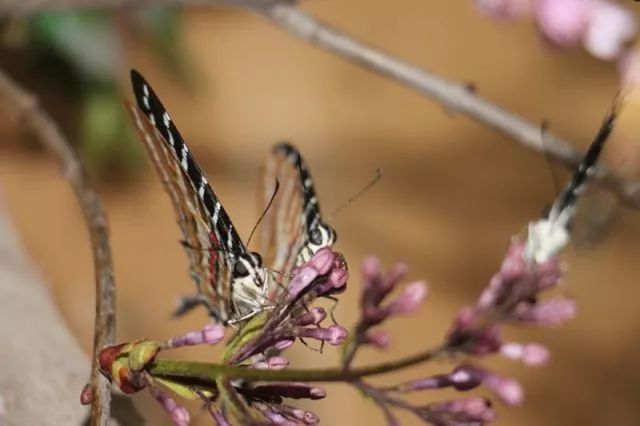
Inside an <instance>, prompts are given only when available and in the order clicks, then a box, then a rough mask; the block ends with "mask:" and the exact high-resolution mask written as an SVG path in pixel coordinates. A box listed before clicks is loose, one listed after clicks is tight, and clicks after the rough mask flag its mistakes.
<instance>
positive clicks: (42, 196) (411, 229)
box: [0, 0, 640, 425]
mask: <svg viewBox="0 0 640 426" xmlns="http://www.w3.org/2000/svg"><path fill="white" fill-rule="evenodd" d="M304 8H305V9H307V10H309V11H310V12H311V13H313V14H314V15H316V16H318V17H319V18H321V19H324V20H326V21H328V22H331V23H332V24H333V25H335V26H337V27H340V28H343V29H344V30H346V31H348V32H349V33H351V34H353V35H355V36H358V37H361V38H363V39H365V40H367V41H369V42H371V43H373V44H375V45H377V46H380V47H382V48H384V49H385V50H387V51H390V52H393V53H394V54H396V55H397V56H399V57H401V58H406V59H407V60H410V61H412V62H414V63H416V64H418V65H420V66H422V67H424V68H426V69H429V70H432V71H434V72H437V73H440V74H442V75H445V76H447V77H449V78H452V79H456V80H458V81H467V82H472V83H473V84H474V85H475V86H476V87H477V89H478V91H479V93H480V94H481V95H482V96H485V97H486V98H488V99H490V100H492V101H495V102H497V103H498V104H500V105H503V106H504V107H506V108H508V109H510V110H513V111H515V112H518V113H520V114H522V115H524V116H526V117H527V118H529V119H531V120H533V121H542V120H543V119H547V120H549V121H550V123H551V126H552V129H553V130H554V131H555V132H556V133H558V134H560V135H562V136H565V137H567V138H568V139H570V140H572V141H575V142H576V143H579V144H580V145H581V146H582V147H584V146H586V144H588V142H589V140H590V138H591V136H592V135H593V134H594V132H595V130H596V129H597V127H598V125H599V123H600V120H601V117H602V115H603V113H604V111H605V109H606V108H607V106H608V103H609V101H610V99H611V98H612V95H613V93H614V92H615V90H616V87H617V75H616V70H615V67H614V65H611V64H605V63H600V62H597V61H596V60H594V59H592V58H591V57H589V56H588V55H587V54H586V53H584V52H583V51H580V50H577V51H570V52H560V51H555V50H554V49H552V48H549V46H546V45H545V43H544V42H543V41H542V40H541V39H540V38H539V36H538V35H537V34H536V32H535V31H533V27H532V25H531V23H530V22H527V21H523V22H520V23H515V24H499V23H496V22H494V21H492V20H490V19H487V18H486V17H483V16H481V15H480V14H478V13H477V11H476V10H475V9H474V8H473V6H472V4H471V2H426V1H418V0H405V1H402V2H396V3H389V2H382V1H364V0H351V1H348V2H339V1H335V0H322V1H315V2H309V3H307V4H305V5H304ZM184 27H185V39H186V45H187V46H188V51H189V55H190V56H191V57H192V60H193V61H194V63H195V65H196V69H197V70H198V81H197V82H196V84H197V85H196V87H197V91H196V92H191V93H189V92H187V91H185V90H184V89H183V88H181V87H180V86H179V85H177V84H176V83H175V82H173V81H172V80H171V79H170V78H169V76H168V75H167V74H166V73H163V71H162V69H161V67H160V66H159V65H158V64H157V63H155V62H153V61H152V60H151V59H150V56H149V55H148V53H147V52H146V49H145V46H144V45H143V44H141V43H137V42H135V41H129V42H127V49H128V51H129V52H130V64H131V65H132V66H135V67H136V68H138V69H139V70H141V71H142V72H143V73H144V74H145V75H146V76H147V78H148V79H149V80H150V81H151V82H152V83H153V85H154V87H155V88H156V91H157V92H158V93H159V94H160V96H161V97H162V98H163V100H164V102H165V104H166V105H167V106H168V107H169V109H170V111H171V112H172V115H173V117H174V119H175V121H176V122H177V123H178V124H179V126H180V128H181V129H182V132H183V134H184V136H185V138H186V139H187V140H188V141H189V142H190V144H191V146H192V148H193V150H194V151H195V153H196V155H197V158H198V159H199V160H200V162H201V163H202V165H203V167H204V169H205V170H206V171H207V173H208V176H209V180H210V181H211V182H213V184H214V185H215V189H216V191H217V192H218V194H219V195H220V196H221V198H222V199H223V201H224V204H225V206H226V208H227V210H228V211H229V213H230V215H231V217H232V218H233V220H234V222H235V224H236V225H237V227H238V228H239V229H240V230H241V231H242V235H243V236H244V237H245V238H246V236H247V235H248V233H249V231H250V229H251V227H252V225H253V223H254V221H255V220H256V218H257V216H258V213H257V212H256V207H255V199H256V194H255V191H256V188H257V179H258V176H259V173H258V171H259V167H258V166H259V165H260V163H261V161H262V159H263V158H264V156H265V155H266V153H267V152H268V151H269V149H270V147H271V145H272V144H273V143H274V142H276V141H278V140H281V139H288V140H291V141H293V142H294V143H295V144H297V145H298V147H299V148H300V149H301V151H302V153H303V154H304V156H305V158H306V160H307V162H308V163H309V164H310V166H311V169H312V172H313V175H314V178H315V182H316V185H317V189H318V191H319V195H320V200H321V203H322V207H323V209H324V210H325V212H330V211H332V210H333V209H334V208H335V207H336V206H338V205H340V204H341V203H342V202H343V201H344V200H346V199H347V198H349V197H350V196H351V195H353V194H354V193H356V192H357V191H358V190H359V189H360V188H361V187H362V186H363V185H364V184H365V183H366V182H367V181H368V180H369V179H370V178H371V177H372V176H373V173H374V170H375V169H376V168H381V169H383V171H384V178H383V179H382V181H381V182H380V183H379V184H378V185H376V186H375V187H374V188H373V189H372V190H370V191H369V192H368V193H367V194H366V195H365V196H363V197H361V198H360V199H358V200H357V201H356V202H354V203H353V204H351V205H350V206H349V207H348V208H347V209H345V210H344V211H342V212H341V213H340V214H339V215H338V216H337V217H336V218H335V220H334V221H333V225H334V226H335V228H336V229H337V230H338V232H339V234H340V239H339V244H338V245H337V248H338V249H339V250H341V251H342V252H344V254H345V255H346V257H347V259H348V260H349V261H350V265H351V271H352V279H351V281H350V287H351V290H350V291H348V292H347V293H346V294H345V295H344V296H343V297H342V298H341V299H342V300H341V303H340V305H339V307H338V309H337V316H338V318H339V319H340V320H341V322H342V323H344V324H346V325H348V324H352V323H353V322H354V321H355V319H356V315H357V310H356V302H357V294H358V285H359V278H358V272H357V271H358V265H359V262H360V260H361V259H362V258H363V257H364V256H365V255H369V254H376V255H378V256H379V257H380V258H381V259H382V261H383V263H384V264H385V265H391V264H392V263H393V262H396V261H405V262H407V263H408V264H409V266H410V276H409V278H411V279H418V278H425V279H427V280H428V281H429V283H430V285H431V294H430V299H429V301H428V304H427V305H426V306H425V308H424V309H423V310H422V312H421V313H420V314H419V315H417V316H415V317H413V318H410V319H398V320H395V321H393V322H392V323H391V324H389V325H388V326H387V327H388V328H389V329H391V330H392V331H393V336H394V343H393V346H392V347H391V348H390V349H389V350H388V351H386V352H374V351H370V350H365V351H363V352H362V354H361V356H360V358H359V362H360V363H365V362H373V361H379V360H382V359H392V358H395V357H398V356H401V355H406V354H410V353H412V352H413V351H415V350H417V349H418V348H421V347H424V346H428V345H431V344H433V343H436V342H438V341H439V339H440V338H441V336H442V335H443V333H444V331H445V330H446V328H447V326H448V323H449V321H450V318H451V316H452V315H453V314H454V313H455V312H456V310H457V309H458V308H459V307H460V306H462V305H463V304H467V303H470V302H472V301H473V300H474V298H475V297H476V296H477V294H478V293H479V292H480V290H481V289H482V288H483V287H484V285H485V284H486V283H487V281H488V279H489V277H490V276H491V274H492V272H493V271H494V270H495V269H496V267H497V265H498V263H499V262H500V260H501V257H502V255H503V253H504V251H505V248H506V247H507V244H508V241H509V238H510V237H511V236H512V235H513V234H515V233H517V232H519V231H520V230H522V229H523V227H524V226H525V224H526V223H527V221H528V220H529V219H530V218H532V217H534V216H536V215H537V214H538V213H539V212H540V211H541V209H542V207H543V206H544V205H545V203H547V202H548V201H549V200H550V199H551V198H552V197H553V196H554V194H555V193H556V192H557V189H556V188H555V187H554V184H553V178H552V174H551V172H550V169H549V166H548V164H547V161H546V159H545V158H543V157H541V156H539V155H536V154H534V153H532V152H529V151H527V150H526V149H524V148H521V147H520V146H518V145H516V144H514V143H512V142H511V141H509V140H507V139H505V138H503V137H501V136H500V135H497V134H496V133H494V132H492V131H490V130H488V129H487V128H485V127H484V126H481V125H479V124H477V123H475V122H473V121H471V120H469V119H468V118H465V117H462V116H455V115H452V114H450V113H449V112H447V111H444V110H443V109H442V108H441V107H440V106H438V105H435V104H434V103H433V102H430V101H428V100H426V99H424V98H422V97H420V96H419V95H417V94H415V93H413V92H411V91H409V90H407V89H405V88H403V87H400V86H399V85H397V84H395V83H392V82H389V81H387V80H385V79H383V78H381V77H378V76H376V75H373V74H371V73H368V72H366V71H363V70H362V69H360V68H358V67H356V66H354V65H351V64H348V63H345V62H344V61H343V60H341V59H339V58H336V57H333V56H331V55H329V54H327V53H325V52H323V51H319V50H317V49H314V48H311V47H309V46H308V45H306V44H303V43H301V42H299V41H297V40H294V39H292V38H291V37H289V36H288V35H287V34H285V33H283V32H281V31H279V30H278V29H276V28H274V27H272V26H270V25H269V24H268V23H266V22H264V21H262V20H261V19H260V18H257V17H254V16H251V15H250V14H248V13H244V12H242V11H237V10H230V9H218V8H216V9H193V10H191V11H189V12H187V13H185V16H184ZM126 73H127V70H123V73H122V75H123V83H124V84H123V93H125V94H126V95H125V96H127V97H130V95H129V93H128V91H129V89H128V85H127V84H126ZM636 102H637V101H636ZM639 110H640V108H638V107H637V106H636V105H634V101H633V100H632V101H631V103H630V105H629V108H627V110H626V113H625V116H624V117H623V118H622V120H621V123H620V126H619V128H618V129H617V130H616V134H615V136H614V140H613V141H612V143H611V146H610V148H609V149H610V152H609V158H610V159H611V162H612V164H613V165H615V166H618V168H619V170H620V171H621V172H624V173H629V174H633V173H634V170H635V169H637V165H638V162H637V159H638V142H637V141H638V138H637V134H638V130H639V126H638V124H636V123H637V122H638V120H637V119H633V118H631V117H633V116H635V117H637V116H638V115H637V114H638V112H639ZM2 128H3V134H4V135H5V137H13V138H17V137H19V135H20V134H21V133H20V132H19V131H18V130H17V129H16V128H15V126H9V125H8V124H7V123H4V124H2ZM634 143H635V145H634ZM561 175H562V176H563V177H564V176H566V174H561ZM141 176H142V177H141V178H140V179H138V180H136V181H134V182H127V183H122V182H121V181H119V180H118V179H117V176H113V182H114V183H113V184H109V183H108V182H109V179H107V184H105V185H103V186H102V187H101V188H100V192H101V194H102V196H103V200H104V203H105V205H106V208H107V211H108V214H109V222H110V226H111V237H112V248H113V253H114V258H115V259H114V260H115V268H116V278H117V284H118V340H121V341H124V340H130V339H133V338H137V337H141V336H147V337H154V338H167V337H170V336H172V335H174V334H177V333H180V332H184V331H186V330H190V329H195V328H197V327H198V326H201V325H202V324H203V321H205V316H204V314H202V313H194V314H191V315H189V316H187V317H186V318H184V319H182V320H179V321H170V320H169V312H170V311H171V309H172V307H173V303H174V301H175V299H176V297H177V296H178V295H180V294H183V293H188V292H190V291H191V290H192V288H193V286H192V284H191V282H190V280H189V277H188V275H187V274H186V262H185V256H184V254H183V253H182V248H181V247H180V246H179V244H177V240H178V228H177V226H176V224H175V221H174V218H173V214H172V210H171V208H170V205H169V200H168V198H167V197H166V195H165V194H164V192H163V191H162V188H161V187H160V185H159V183H158V181H157V180H156V177H155V175H153V174H152V172H151V169H150V168H149V167H145V171H144V173H142V174H141ZM0 183H1V185H2V198H3V199H4V203H5V204H6V206H7V208H8V210H9V211H10V213H11V216H12V218H13V220H14V221H15V223H16V225H17V227H18V228H19V230H20V232H21V235H22V237H23V239H24V243H25V245H26V247H27V248H28V251H29V253H30V254H31V256H32V258H33V260H34V263H35V264H36V265H37V266H38V267H39V268H40V269H41V271H42V274H43V275H44V276H45V277H46V279H47V280H48V281H49V282H50V283H51V286H52V288H53V290H54V294H55V298H56V302H57V303H58V304H59V306H60V309H61V311H62V313H63V315H64V317H65V319H66V320H67V322H68V324H69V327H71V329H72V330H73V331H74V333H75V334H76V336H77V337H78V340H79V341H80V342H81V344H82V346H83V347H84V348H85V349H86V350H87V351H89V350H90V345H91V342H92V326H93V298H94V293H93V282H92V276H93V275H92V274H93V272H92V261H91V256H90V252H89V244H88V239H87V235H86V232H85V228H84V224H83V222H82V218H81V215H80V213H79V211H78V208H77V205H76V203H75V201H74V199H73V197H72V194H71V192H70V190H69V187H68V185H67V184H66V183H65V182H64V181H63V180H62V179H61V178H60V175H59V173H58V169H57V166H56V164H55V163H54V161H53V160H52V159H51V158H49V157H47V156H45V155H43V154H41V153H37V152H33V151H29V150H16V149H10V150H9V149H3V155H2V156H0ZM639 237H640V216H638V214H637V212H635V211H631V210H628V209H625V208H619V209H618V210H617V213H616V214H615V218H614V220H613V221H612V224H611V227H610V232H609V233H608V234H607V235H606V237H605V238H604V239H603V240H602V241H601V242H600V243H599V244H597V245H594V246H592V247H588V248H586V249H585V248H580V249H571V250H569V251H568V252H567V253H566V255H565V258H566V259H567V261H568V262H569V265H570V272H569V274H568V275H567V279H566V286H565V291H566V292H568V293H569V294H570V295H571V296H573V297H575V298H576V299H577V301H578V304H579V309H580V310H579V315H578V317H577V319H575V320H574V321H572V322H571V323H569V324H568V325H567V326H565V327H562V328H559V329H557V330H551V331H547V330H533V329H530V330H529V329H524V330H516V331H513V332H511V333H510V336H512V337H513V338H514V339H518V340H522V341H533V340H536V341H541V342H543V343H545V344H547V345H548V346H549V347H550V348H551V350H552V351H553V358H552V361H551V364H550V365H549V366H548V367H546V368H526V367H524V366H522V365H519V364H517V363H512V362H506V361H502V360H490V361H489V362H488V363H487V364H488V365H490V366H494V367H496V368H499V369H500V371H502V372H503V373H504V374H506V375H512V376H515V377H517V378H519V379H520V380H521V381H522V383H523V385H524V387H525V389H526V392H527V398H526V402H525V404H524V406H522V407H520V408H517V409H509V408H506V407H503V406H501V405H500V404H497V405H498V407H497V409H498V411H499V416H500V418H499V421H498V423H497V424H500V425H573V424H576V425H577V424H580V425H603V424H611V425H613V424H615V425H633V424H637V421H638V420H637V419H638V418H640V405H639V404H638V395H639V391H640V370H638V369H637V368H636V366H637V361H636V360H637V358H638V356H639V355H640V344H639V343H638V339H637V336H638V333H639V332H640V325H639V324H640V323H639V321H638V319H639V316H638V308H637V306H638V297H639V296H640V290H638V273H639V272H640V265H639V262H638V257H637V256H638V251H637V247H638V238H639ZM16 285H19V283H16ZM211 354H212V352H211V350H204V349H200V350H193V351H184V352H182V353H180V354H178V355H180V356H188V357H192V358H194V359H201V360H206V359H215V358H212V355H211ZM289 357H290V358H291V360H292V362H293V364H294V365H296V366H302V365H304V366H312V365H318V366H320V365H333V364H334V363H335V362H336V359H337V358H336V354H335V352H334V351H333V350H331V349H329V350H327V351H326V352H325V354H324V355H323V356H320V355H319V354H318V353H316V352H312V351H309V350H306V349H305V348H304V347H301V348H298V349H297V350H295V351H292V352H291V353H290V354H289ZM449 368H450V366H448V365H435V366H431V367H428V368H420V369H415V370H411V371H406V372H403V373H401V374H397V375H395V376H394V377H393V380H400V379H401V378H409V377H420V376H422V375H425V374H427V373H428V372H434V371H441V370H444V369H449ZM328 388H329V397H328V398H327V399H326V400H323V401H319V402H314V403H310V404H306V406H307V407H309V408H310V409H312V410H313V411H314V412H316V413H317V414H318V415H319V416H320V417H321V419H322V423H323V424H325V425H349V424H355V423H360V424H372V425H381V424H383V419H382V416H381V415H380V413H379V412H378V411H377V409H376V408H374V407H373V406H372V405H371V404H369V403H368V402H367V401H365V400H363V399H362V398H361V397H360V396H359V395H358V394H357V393H356V392H355V391H353V390H351V389H348V388H346V387H342V386H328ZM78 392H80V389H78ZM480 393H481V394H486V392H485V390H481V391H480ZM450 396H451V395H450V394H447V393H438V392H433V393H424V394H420V395H416V396H415V400H416V401H424V402H428V401H432V400H438V399H444V398H448V397H450ZM135 398H136V402H137V403H138V405H139V406H140V407H141V409H142V410H143V412H145V413H146V414H148V416H149V424H153V425H156V424H158V425H163V424H169V423H168V420H167V418H166V417H165V416H164V415H162V414H161V413H159V410H158V409H156V407H154V406H153V405H151V404H152V402H151V401H150V398H149V397H148V396H146V395H140V396H136V397H135ZM195 417H197V418H198V419H199V421H198V424H207V423H208V422H207V418H206V416H205V415H200V416H198V415H195ZM401 418H402V419H403V420H404V424H407V425H410V424H417V422H416V421H415V420H414V419H413V418H410V417H407V416H404V415H403V416H401Z"/></svg>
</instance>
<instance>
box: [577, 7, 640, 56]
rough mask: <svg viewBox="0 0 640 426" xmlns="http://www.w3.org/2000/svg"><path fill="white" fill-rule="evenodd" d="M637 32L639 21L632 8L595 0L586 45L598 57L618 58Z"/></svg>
mask: <svg viewBox="0 0 640 426" xmlns="http://www.w3.org/2000/svg"><path fill="white" fill-rule="evenodd" d="M637 32H638V23H637V21H636V17H635V15H634V14H633V13H632V12H631V11H630V10H628V9H627V8H625V7H622V6H621V5H619V4H617V3H613V2H610V1H606V0H593V6H592V7H591V15H590V22H589V28H588V30H587V32H586V34H585V37H584V47H585V49H587V50H588V51H589V53H591V54H592V55H593V56H595V57H596V58H600V59H603V60H613V59H617V58H619V57H620V55H621V54H622V51H623V49H624V48H625V47H626V44H627V43H628V42H629V41H631V40H632V39H633V38H634V37H635V36H636V34H637Z"/></svg>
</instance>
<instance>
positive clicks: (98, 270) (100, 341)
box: [0, 70, 115, 426]
mask: <svg viewBox="0 0 640 426" xmlns="http://www.w3.org/2000/svg"><path fill="white" fill-rule="evenodd" d="M0 96H1V97H3V98H4V99H5V101H6V102H7V103H8V104H9V105H10V106H11V109H12V110H14V111H17V112H18V114H19V117H20V118H21V119H22V120H23V122H24V125H25V126H26V127H27V128H28V129H29V130H30V131H32V132H33V133H34V134H36V135H37V136H38V137H39V138H40V140H41V142H42V143H43V144H44V145H45V146H46V147H47V148H48V149H49V150H50V151H51V152H52V153H53V154H54V155H55V156H56V157H58V160H59V161H60V164H61V165H62V168H63V174H64V176H65V178H66V179H67V180H68V181H69V183H70V184H71V187H72V188H73V191H74V193H75V195H76V198H77V199H78V203H79V204H80V208H81V209H82V213H83V215H84V219H85V222H86V224H87V228H88V231H89V235H90V237H91V248H92V250H93V260H94V269H95V278H96V319H95V337H94V342H93V344H94V347H93V361H92V368H91V379H90V383H91V386H92V388H93V404H92V407H91V416H92V424H93V425H98V424H99V425H101V426H102V425H108V424H109V419H110V409H109V408H110V407H109V405H110V401H111V391H110V386H109V383H108V381H107V380H106V379H105V378H104V377H102V375H101V374H100V371H99V369H98V363H97V359H98V354H99V353H100V350H101V349H102V348H103V347H105V346H107V345H111V344H113V343H114V341H115V283H114V279H113V264H112V261H111V249H110V247H109V241H108V230H107V221H106V217H105V213H104V210H103V209H102V205H101V203H100V200H99V199H98V195H97V194H96V193H95V191H94V190H93V189H92V188H91V187H90V186H89V184H88V183H87V179H86V177H85V173H84V171H83V170H82V166H81V165H80V162H79V160H78V158H77V157H76V155H75V153H74V152H73V150H72V149H71V146H70V145H69V143H68V142H67V140H66V139H65V138H64V136H63V135H62V133H61V132H60V129H59V128H58V127H57V126H56V125H55V123H54V122H53V121H52V120H51V118H50V117H49V116H48V115H47V114H46V113H45V112H44V111H42V110H41V109H40V108H39V107H38V104H37V100H36V99H35V98H34V97H33V96H32V95H31V94H30V93H28V92H27V91H25V90H24V89H22V88H21V87H20V86H19V85H18V84H17V83H16V82H14V81H13V80H12V79H11V78H10V77H9V76H8V75H7V74H6V73H4V71H2V70H0Z"/></svg>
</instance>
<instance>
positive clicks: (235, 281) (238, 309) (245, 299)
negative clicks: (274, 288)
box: [231, 252, 268, 318]
mask: <svg viewBox="0 0 640 426" xmlns="http://www.w3.org/2000/svg"><path fill="white" fill-rule="evenodd" d="M231 283H232V285H231V287H232V289H231V291H232V297H231V299H232V301H233V305H234V308H235V317H237V318H248V317H250V316H252V315H254V314H256V313H258V312H260V311H261V310H262V308H263V306H264V304H265V301H266V297H265V295H266V293H267V289H268V285H267V284H268V283H267V273H266V269H265V268H263V267H262V257H261V256H260V255H259V254H258V253H255V252H250V253H248V254H246V255H239V256H237V257H236V258H235V263H234V265H233V270H232V271H231Z"/></svg>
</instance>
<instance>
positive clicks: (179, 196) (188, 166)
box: [127, 70, 264, 322]
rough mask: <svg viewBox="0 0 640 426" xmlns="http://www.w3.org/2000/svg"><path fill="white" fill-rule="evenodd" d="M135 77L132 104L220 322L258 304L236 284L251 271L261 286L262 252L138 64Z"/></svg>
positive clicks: (203, 292)
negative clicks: (251, 248)
mask: <svg viewBox="0 0 640 426" xmlns="http://www.w3.org/2000/svg"><path fill="white" fill-rule="evenodd" d="M131 83H132V86H133V92H134V95H135V98H136V103H137V108H136V107H135V106H133V105H132V104H130V103H128V105H127V106H128V110H129V111H130V113H131V115H132V116H133V118H134V120H135V123H136V126H137V128H138V130H139V131H140V134H141V136H142V139H143V141H144V144H145V147H146V149H147V151H148V153H149V156H150V158H151V160H152V163H153V165H154V168H155V170H156V171H157V172H158V175H159V176H160V179H161V180H162V182H163V184H164V187H165V189H166V191H167V192H168V193H169V196H170V198H171V201H172V204H173V207H174V210H175V212H176V214H177V216H178V224H179V225H180V228H181V230H182V235H183V238H184V241H183V245H184V247H185V250H186V252H187V256H188V258H189V268H190V271H191V276H192V278H193V279H194V280H195V282H196V284H197V287H198V293H199V295H200V296H201V298H202V299H203V302H204V303H205V305H206V306H207V307H208V308H209V310H210V312H211V313H212V315H213V316H214V317H216V319H218V320H220V321H222V322H228V321H229V320H232V319H235V318H238V317H240V316H244V315H247V314H248V313H249V312H250V311H251V310H253V309H255V310H256V311H257V310H259V308H260V306H261V304H262V303H263V301H262V300H261V299H260V297H259V295H256V297H255V300H251V292H248V293H250V295H249V296H247V294H246V293H247V292H245V291H244V290H245V289H243V288H238V284H239V283H242V282H244V281H243V280H246V279H247V277H248V278H249V279H250V280H251V281H252V282H255V284H256V285H257V287H259V288H262V287H264V285H263V284H264V283H262V282H261V281H260V282H257V280H262V277H261V276H260V274H259V273H258V270H259V269H261V265H260V259H259V257H258V256H255V255H254V254H252V253H249V252H248V251H247V249H246V247H245V246H244V244H243V243H242V241H241V239H240V237H239V236H238V233H237V232H236V230H235V228H234V227H233V224H232V223H231V220H230V218H229V216H228V215H227V213H226V211H225V209H224V207H223V206H222V204H221V202H220V200H219V199H218V197H217V196H216V194H215V193H214V191H213V189H212V188H211V187H210V186H209V183H208V182H207V179H206V178H205V176H204V174H203V173H202V171H201V170H200V167H199V166H198V164H197V163H196V161H195V159H194V158H193V155H192V154H191V152H190V151H189V148H188V146H187V144H186V143H185V141H184V139H183V138H182V136H181V135H180V133H179V132H178V129H177V128H176V126H175V124H174V123H173V121H172V120H171V117H170V116H169V114H168V113H167V111H166V110H165V108H164V107H163V105H162V103H161V102H160V100H159V99H158V97H157V96H156V94H155V93H154V92H153V90H152V89H151V86H150V85H149V84H148V83H147V82H146V81H145V80H144V78H143V77H142V76H141V75H140V74H139V73H138V72H136V71H135V70H132V71H131ZM257 276H258V279H256V277H257ZM234 292H236V293H237V294H235V295H234ZM244 299H247V300H244Z"/></svg>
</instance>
